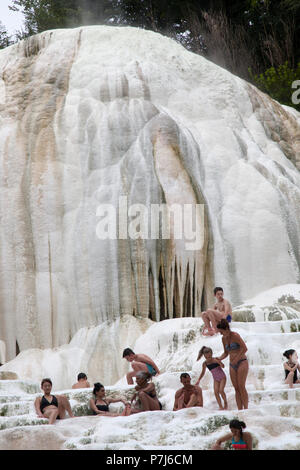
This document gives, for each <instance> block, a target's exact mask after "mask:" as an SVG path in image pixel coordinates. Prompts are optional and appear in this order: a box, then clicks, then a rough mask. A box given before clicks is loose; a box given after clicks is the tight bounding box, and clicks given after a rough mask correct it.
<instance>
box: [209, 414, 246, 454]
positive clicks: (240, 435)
mask: <svg viewBox="0 0 300 470" xmlns="http://www.w3.org/2000/svg"><path fill="white" fill-rule="evenodd" d="M245 427H246V424H245V423H244V422H243V421H239V420H238V419H233V420H232V421H230V423H229V428H230V434H226V435H225V436H223V437H220V438H219V439H218V440H217V442H216V444H215V445H214V446H213V447H212V450H223V449H222V447H221V444H222V443H223V442H226V441H231V447H232V448H233V449H234V450H252V436H251V434H250V432H243V429H244V428H245Z"/></svg>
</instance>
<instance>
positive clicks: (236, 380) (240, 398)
mask: <svg viewBox="0 0 300 470" xmlns="http://www.w3.org/2000/svg"><path fill="white" fill-rule="evenodd" d="M217 328H218V331H219V332H220V333H221V335H222V343H223V347H224V353H223V354H222V356H221V357H219V358H218V359H219V360H220V361H222V360H223V359H225V358H226V357H227V356H228V355H229V360H230V363H229V364H230V365H229V369H230V370H229V372H230V379H231V382H232V385H233V387H234V389H235V400H236V404H237V407H238V409H239V410H243V409H244V410H246V409H248V393H247V390H246V380H247V375H248V370H249V364H248V359H247V357H246V355H245V353H246V351H248V348H247V346H246V344H245V342H244V341H243V339H242V338H241V337H240V335H239V334H238V333H235V332H234V331H231V330H230V326H229V323H228V321H227V320H225V319H223V320H221V321H220V323H218V325H217Z"/></svg>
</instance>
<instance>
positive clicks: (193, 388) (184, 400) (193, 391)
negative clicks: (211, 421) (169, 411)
mask: <svg viewBox="0 0 300 470" xmlns="http://www.w3.org/2000/svg"><path fill="white" fill-rule="evenodd" d="M180 382H181V383H182V385H183V387H182V388H180V389H179V390H177V392H176V393H175V402H174V408H173V411H178V410H182V409H183V408H191V407H193V406H203V397H202V388H201V387H199V386H198V385H192V384H191V376H190V375H189V374H187V373H186V372H184V373H183V374H181V376H180Z"/></svg>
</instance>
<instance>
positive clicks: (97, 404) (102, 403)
mask: <svg viewBox="0 0 300 470" xmlns="http://www.w3.org/2000/svg"><path fill="white" fill-rule="evenodd" d="M93 394H94V397H95V398H91V399H90V408H91V410H92V411H93V414H94V415H97V416H111V417H114V416H128V415H130V404H129V403H127V402H126V401H125V400H123V398H106V396H105V388H104V386H103V385H102V384H101V383H100V382H97V383H95V384H94V390H93ZM118 402H122V403H123V404H124V406H125V408H124V410H123V412H122V413H112V412H110V411H109V405H110V404H111V403H118Z"/></svg>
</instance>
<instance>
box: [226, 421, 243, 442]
mask: <svg viewBox="0 0 300 470" xmlns="http://www.w3.org/2000/svg"><path fill="white" fill-rule="evenodd" d="M229 427H230V429H238V430H239V431H240V436H241V438H243V429H244V428H245V427H246V424H245V423H244V421H239V420H238V419H232V420H231V421H230V423H229Z"/></svg>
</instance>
